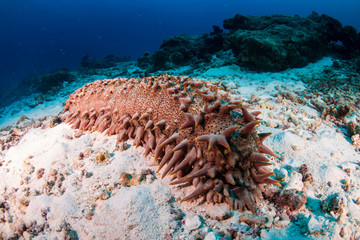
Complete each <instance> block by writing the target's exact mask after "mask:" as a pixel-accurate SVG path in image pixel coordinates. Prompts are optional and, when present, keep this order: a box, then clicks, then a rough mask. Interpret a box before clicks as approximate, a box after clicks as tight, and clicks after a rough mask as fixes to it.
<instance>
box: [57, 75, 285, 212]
mask: <svg viewBox="0 0 360 240" xmlns="http://www.w3.org/2000/svg"><path fill="white" fill-rule="evenodd" d="M67 111H69V113H68V114H67V115H66V118H65V122H66V123H68V124H71V125H72V127H73V128H76V129H80V130H82V131H95V130H96V131H100V132H104V133H105V134H107V135H114V134H116V135H117V139H118V141H125V140H127V139H134V145H135V146H144V147H145V155H148V154H149V153H151V154H153V155H154V158H155V160H156V161H158V163H159V171H160V170H161V171H162V177H164V176H166V175H169V174H170V175H171V177H172V182H171V183H170V184H185V185H186V184H187V185H193V187H194V190H193V192H192V193H190V194H189V195H188V196H185V197H184V198H182V200H191V199H197V198H199V197H201V196H203V197H204V199H205V200H206V201H207V202H213V203H218V202H227V203H228V204H229V206H230V208H234V209H239V210H240V211H242V210H243V209H245V208H247V209H249V210H250V211H252V212H254V211H255V209H256V202H258V201H259V200H261V199H262V198H263V195H262V192H263V191H264V187H265V185H266V184H279V182H278V181H276V180H274V179H272V178H270V176H271V175H273V172H272V170H270V169H269V168H268V167H267V166H268V165H271V163H269V160H268V159H267V157H266V156H265V155H264V154H268V155H271V156H275V157H276V154H275V153H273V152H272V151H271V150H270V149H269V148H268V147H266V146H265V145H263V141H264V139H265V138H266V137H267V136H269V135H270V134H269V133H257V132H256V128H257V126H258V124H259V119H258V117H257V116H258V115H259V114H260V112H257V111H255V112H249V111H248V109H247V108H246V107H245V106H244V105H243V104H242V101H241V100H239V99H235V98H234V97H232V96H231V95H230V94H229V93H228V92H226V91H225V90H224V89H222V88H221V87H220V86H219V84H216V83H211V82H206V81H203V80H198V79H192V78H189V77H180V76H170V75H162V76H155V77H146V78H141V79H134V78H131V79H124V78H120V79H110V80H109V79H107V80H103V81H100V80H98V81H95V82H93V83H88V84H86V85H85V86H83V87H82V88H80V89H78V90H76V91H75V92H74V93H73V94H72V95H71V96H70V97H69V99H68V100H67V101H66V104H65V109H64V113H65V112H67Z"/></svg>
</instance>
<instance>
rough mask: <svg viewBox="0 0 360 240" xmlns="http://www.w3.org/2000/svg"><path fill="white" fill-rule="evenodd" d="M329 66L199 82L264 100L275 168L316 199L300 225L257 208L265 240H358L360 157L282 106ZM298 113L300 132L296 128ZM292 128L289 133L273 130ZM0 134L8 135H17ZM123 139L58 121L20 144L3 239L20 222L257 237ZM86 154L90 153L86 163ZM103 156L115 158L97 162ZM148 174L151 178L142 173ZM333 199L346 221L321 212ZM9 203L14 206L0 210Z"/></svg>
mask: <svg viewBox="0 0 360 240" xmlns="http://www.w3.org/2000/svg"><path fill="white" fill-rule="evenodd" d="M328 64H331V59H329V58H325V59H323V60H321V61H320V62H318V63H316V64H310V65H309V66H307V67H305V68H303V69H294V70H288V71H285V72H282V73H276V74H275V73H274V74H271V73H264V74H251V73H248V72H242V71H241V70H240V69H239V68H237V67H235V66H230V67H227V68H224V67H222V68H220V69H210V70H208V71H207V72H205V73H204V74H203V75H202V76H200V77H202V78H206V79H211V80H215V81H218V78H217V77H218V76H225V78H224V79H223V80H222V81H223V82H225V83H226V85H227V86H228V87H229V88H230V89H231V92H232V93H233V94H239V96H241V97H242V98H243V99H245V100H249V99H250V98H251V96H252V95H253V94H256V96H257V98H258V99H259V101H258V102H257V103H254V104H253V105H252V107H253V108H255V109H259V110H261V111H262V112H263V114H262V115H261V118H262V119H263V124H262V126H261V127H260V128H259V131H260V132H269V131H270V132H272V133H273V134H272V135H271V136H270V137H269V138H268V139H267V140H266V145H268V146H269V147H271V148H272V149H273V150H274V151H275V152H276V153H277V154H279V155H280V156H281V157H282V158H283V159H284V161H279V160H275V159H274V160H273V163H274V165H273V168H274V171H275V172H285V173H286V180H285V183H288V184H287V186H286V184H284V185H285V186H286V187H287V188H294V189H297V190H303V191H305V192H306V194H307V195H308V203H307V204H306V205H305V206H304V207H302V208H301V209H300V210H299V211H298V212H297V213H296V214H295V216H296V217H297V221H292V222H290V221H288V222H287V221H285V220H284V221H282V219H281V218H279V217H278V216H276V208H277V207H276V206H275V205H274V204H272V203H270V204H268V205H266V204H265V203H261V204H260V206H259V209H260V211H261V215H262V216H263V217H264V218H266V221H267V223H266V224H265V226H262V227H261V229H260V230H259V231H260V237H261V239H289V238H294V239H309V238H310V239H349V238H350V236H352V237H360V228H359V226H358V225H359V223H360V205H359V204H356V201H360V200H358V199H360V169H359V168H360V167H359V163H360V155H359V153H357V152H355V148H354V146H352V145H351V141H349V139H347V138H346V137H345V136H344V134H343V133H342V132H341V131H338V129H337V128H336V127H335V126H334V125H333V124H331V123H328V122H325V121H322V120H321V118H320V116H319V113H318V112H317V111H315V110H314V109H313V108H312V107H311V105H309V104H308V105H301V104H298V103H293V102H291V101H290V100H286V99H284V100H283V101H282V102H281V103H275V101H276V98H275V97H274V94H276V93H277V92H278V91H292V90H300V91H301V90H302V89H304V88H306V84H305V83H303V82H301V78H302V77H304V76H311V75H312V74H314V73H316V71H319V69H321V66H324V65H328ZM215 76H217V77H215ZM276 86H278V90H277V89H276V88H275V87H276ZM62 101H63V98H59V99H58V100H54V101H51V102H46V103H45V104H42V105H39V106H37V107H36V108H35V109H32V110H28V109H25V110H24V112H21V113H19V114H17V115H13V116H10V115H8V117H7V118H6V119H5V120H4V119H2V121H3V122H2V123H1V126H5V125H6V124H9V123H11V124H14V123H15V122H16V121H17V119H18V118H19V116H21V115H22V114H25V115H27V116H28V117H30V118H33V119H36V118H40V117H41V116H44V115H49V114H51V115H52V114H56V113H58V112H59V111H60V110H61V108H62V106H61V103H62ZM20 105H21V104H20V103H17V104H13V105H12V106H20ZM8 112H10V110H9V111H8ZM295 117H296V119H297V121H298V122H299V125H298V126H296V125H295V124H294V121H295V120H293V119H294V118H295ZM284 123H286V124H288V125H289V126H290V127H289V128H287V129H281V128H278V127H275V128H274V126H280V125H282V124H284ZM311 124H317V125H318V127H317V129H316V132H315V133H314V132H313V131H310V130H309V125H311ZM0 133H1V134H2V135H1V137H2V138H5V137H6V136H7V134H9V133H8V132H7V131H3V132H0ZM115 143H116V137H114V136H113V137H107V136H104V135H102V134H100V133H83V134H80V135H79V134H78V132H77V131H74V130H73V129H71V128H70V127H69V126H67V125H65V124H60V125H57V126H55V127H53V128H48V127H46V128H43V129H42V128H34V129H31V130H30V131H29V132H27V133H26V134H25V136H23V138H22V139H21V141H20V142H19V143H18V144H17V145H15V146H13V147H12V148H10V149H9V150H5V151H3V152H2V153H1V154H0V163H2V165H1V167H0V194H1V196H0V210H1V209H4V210H2V212H1V211H0V233H1V234H0V239H1V238H4V239H7V238H10V237H12V236H14V234H15V233H16V232H21V231H19V229H21V226H22V225H21V224H25V225H26V226H27V232H24V233H22V238H23V239H28V238H30V237H31V236H33V235H34V236H35V237H34V239H63V238H65V237H68V238H75V237H78V238H79V239H195V238H196V237H205V239H220V237H224V238H225V239H231V237H230V234H231V231H235V230H236V231H238V232H239V233H240V232H241V234H242V238H243V239H252V238H253V236H257V234H256V233H255V232H256V231H255V232H254V229H253V228H251V227H249V226H248V225H247V224H246V223H244V222H242V221H239V218H240V217H241V216H242V215H243V214H244V213H239V212H236V211H232V212H229V210H228V208H227V206H226V205H225V204H219V205H216V206H212V205H208V204H200V201H197V202H180V201H178V199H179V198H180V197H181V196H183V194H184V192H188V191H190V190H191V189H179V188H178V187H176V186H169V185H168V182H169V179H168V177H166V178H165V179H163V180H161V178H160V176H159V174H158V173H155V171H156V167H155V166H153V162H152V157H151V156H148V157H147V158H144V157H143V155H142V152H143V148H141V147H139V148H138V149H135V148H134V147H133V146H132V145H131V143H132V142H131V141H128V144H129V145H128V146H129V148H128V149H126V150H124V151H120V150H119V148H121V146H120V145H121V144H118V145H116V144H115ZM106 152H107V153H108V155H107V153H106ZM81 153H82V154H84V157H79V156H80V154H81ZM101 153H104V154H103V155H104V156H107V158H106V159H105V160H104V161H99V162H97V161H95V159H96V157H97V156H99V155H101ZM302 164H307V166H308V168H309V170H310V172H311V174H312V176H313V179H314V182H313V183H311V184H310V185H309V186H308V187H307V188H306V187H305V188H303V183H302V182H301V179H300V180H299V179H298V178H299V173H298V172H299V169H298V168H299V167H300V166H301V165H302ZM42 169H43V170H42ZM147 169H151V170H152V171H153V173H149V171H147ZM41 171H43V174H41ZM144 171H145V172H146V171H147V174H142V173H144ZM122 173H127V174H130V175H132V177H133V178H132V180H129V181H128V182H126V181H127V179H126V178H125V180H124V178H123V176H124V175H122ZM300 176H301V175H300ZM124 181H125V182H126V184H124ZM347 186H349V188H348V189H346V187H347ZM345 189H346V191H345ZM335 193H337V194H339V199H341V198H342V200H343V202H344V203H343V205H341V206H342V209H343V212H342V213H341V214H338V215H337V214H336V213H331V212H328V211H326V210H323V209H321V207H320V206H321V202H324V201H325V200H326V198H327V197H328V196H331V195H334V194H335ZM2 203H5V205H6V206H5V207H1V204H2ZM247 214H250V213H249V212H247ZM222 218H224V219H223V220H221V219H222ZM1 219H4V221H1ZM281 224H283V226H281ZM30 229H31V231H30ZM36 231H37V232H40V233H39V234H37V232H36ZM196 234H198V235H196ZM19 235H21V234H19ZM37 235H38V236H37ZM238 236H240V234H238ZM258 238H259V237H258ZM239 239H240V237H239Z"/></svg>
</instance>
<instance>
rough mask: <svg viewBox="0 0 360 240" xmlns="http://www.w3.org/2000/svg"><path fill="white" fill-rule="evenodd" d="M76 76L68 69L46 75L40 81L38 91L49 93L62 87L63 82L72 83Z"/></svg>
mask: <svg viewBox="0 0 360 240" xmlns="http://www.w3.org/2000/svg"><path fill="white" fill-rule="evenodd" d="M73 80H75V76H74V75H73V74H71V73H70V72H69V70H67V69H61V70H59V71H56V72H54V73H49V74H44V75H42V77H41V79H40V83H39V86H38V87H37V90H38V91H40V92H47V91H49V90H50V89H51V88H52V87H57V86H60V85H61V84H62V83H63V82H72V81H73Z"/></svg>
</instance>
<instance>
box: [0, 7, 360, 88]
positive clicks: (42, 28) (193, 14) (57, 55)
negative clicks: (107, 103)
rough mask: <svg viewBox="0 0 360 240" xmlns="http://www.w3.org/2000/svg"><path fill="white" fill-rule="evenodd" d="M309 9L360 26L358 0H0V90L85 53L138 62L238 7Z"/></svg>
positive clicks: (245, 10)
mask: <svg viewBox="0 0 360 240" xmlns="http://www.w3.org/2000/svg"><path fill="white" fill-rule="evenodd" d="M313 10H314V11H317V12H318V13H319V14H322V13H325V14H327V15H330V16H332V17H334V18H336V19H338V20H340V21H341V22H342V24H343V25H353V26H354V27H355V28H357V30H359V29H360V15H359V12H360V1H358V0H343V1H334V0H316V1H314V0H303V1H289V0H273V1H268V0H241V1H240V0H196V1H195V0H181V1H180V0H152V1H150V0H148V1H146V0H131V1H122V0H108V1H105V0H71V1H70V0H32V1H25V0H0V88H4V87H6V86H9V85H13V84H15V83H16V82H18V81H19V80H21V79H22V78H23V77H24V76H26V75H29V74H33V73H42V72H44V71H48V70H51V69H54V68H61V67H67V68H70V69H74V68H76V67H78V66H79V63H80V60H81V57H83V56H84V55H86V54H88V55H89V56H90V57H104V56H106V55H108V54H114V55H116V56H124V55H129V56H131V57H132V59H133V60H136V58H137V57H139V56H141V55H143V53H144V52H146V51H150V52H153V51H154V50H156V49H158V48H159V46H160V44H161V43H162V41H163V40H164V39H167V38H169V37H171V36H174V35H178V34H181V33H188V34H202V33H209V32H211V31H212V26H213V25H214V24H216V25H219V26H221V27H222V21H223V20H224V19H225V18H230V17H233V16H234V15H235V14H236V13H240V14H243V15H267V14H286V15H294V14H298V15H300V16H307V15H309V14H310V13H311V12H312V11H313ZM0 90H1V89H0Z"/></svg>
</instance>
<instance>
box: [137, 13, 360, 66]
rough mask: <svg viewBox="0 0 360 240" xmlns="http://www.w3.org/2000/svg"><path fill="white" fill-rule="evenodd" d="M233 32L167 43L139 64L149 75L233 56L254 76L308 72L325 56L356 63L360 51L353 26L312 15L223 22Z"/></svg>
mask: <svg viewBox="0 0 360 240" xmlns="http://www.w3.org/2000/svg"><path fill="white" fill-rule="evenodd" d="M223 26H224V28H225V29H227V30H229V32H228V33H225V32H223V30H222V29H220V27H219V26H216V25H214V26H213V31H212V32H211V33H210V34H203V35H202V36H191V35H187V34H182V35H179V36H175V37H171V38H170V39H168V40H165V41H164V42H163V44H162V45H161V47H160V49H159V50H158V51H156V52H154V53H153V54H152V55H151V54H146V55H144V56H143V57H140V58H139V59H138V66H139V67H141V68H143V69H145V70H146V71H149V72H154V71H157V70H168V69H172V68H176V67H180V66H185V65H188V66H190V67H192V68H196V67H198V66H204V65H206V64H208V63H209V62H210V60H211V58H212V55H214V54H218V53H219V52H225V51H232V52H233V54H234V56H235V57H236V58H235V59H236V61H235V62H232V63H230V64H234V63H236V64H238V65H240V66H243V67H246V68H248V69H250V70H255V71H272V72H274V71H282V70H285V69H287V68H294V67H304V66H305V65H307V64H308V63H310V62H315V61H317V60H319V59H320V58H322V57H324V56H325V55H329V54H331V55H333V56H336V57H342V58H353V57H354V56H356V55H357V54H358V53H359V52H360V35H359V33H357V32H356V30H355V28H353V27H351V26H345V27H343V26H342V25H341V23H340V22H339V21H338V20H336V19H334V18H332V17H329V16H327V15H324V14H323V15H319V14H317V13H316V12H313V13H312V14H310V15H309V16H307V17H300V16H298V15H295V16H293V17H291V16H284V15H268V16H243V15H240V14H236V15H235V16H234V17H233V18H229V19H225V20H224V21H223Z"/></svg>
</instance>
